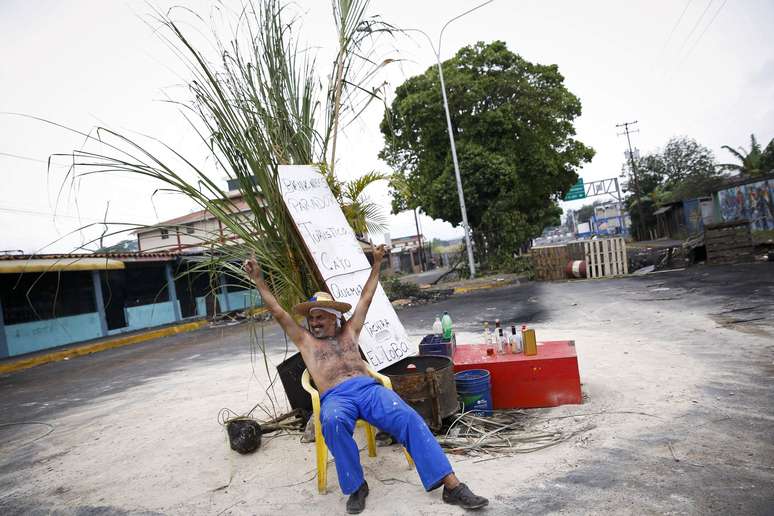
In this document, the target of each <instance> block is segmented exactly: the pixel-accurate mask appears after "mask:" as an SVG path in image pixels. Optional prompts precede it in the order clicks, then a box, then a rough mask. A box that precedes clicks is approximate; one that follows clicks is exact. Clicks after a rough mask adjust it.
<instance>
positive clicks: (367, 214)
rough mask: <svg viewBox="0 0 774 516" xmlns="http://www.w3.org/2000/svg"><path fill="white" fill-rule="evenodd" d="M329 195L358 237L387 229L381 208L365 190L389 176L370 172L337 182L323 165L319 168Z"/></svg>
mask: <svg viewBox="0 0 774 516" xmlns="http://www.w3.org/2000/svg"><path fill="white" fill-rule="evenodd" d="M320 168H321V170H322V172H323V174H324V175H325V179H326V180H327V182H328V187H329V188H330V189H331V193H333V196H334V197H335V198H336V200H337V201H338V203H339V206H341V210H342V211H343V212H344V217H346V219H347V222H349V225H350V226H351V227H352V231H354V232H355V234H356V235H358V236H363V235H365V234H366V233H379V232H384V231H385V230H386V229H387V218H386V217H385V215H384V213H383V212H382V208H381V206H379V205H378V204H376V203H375V202H373V201H372V200H371V199H370V198H369V197H368V196H367V195H366V194H365V190H366V189H367V188H368V187H369V186H371V185H372V184H374V183H376V182H377V181H384V180H386V179H389V177H390V176H389V175H387V174H383V173H381V172H376V171H371V172H368V173H366V174H364V175H362V176H360V177H358V178H356V179H351V180H349V181H341V180H339V179H338V178H337V177H336V176H335V175H334V174H333V172H332V171H331V170H330V169H329V168H328V167H327V166H326V165H325V164H323V165H321V166H320Z"/></svg>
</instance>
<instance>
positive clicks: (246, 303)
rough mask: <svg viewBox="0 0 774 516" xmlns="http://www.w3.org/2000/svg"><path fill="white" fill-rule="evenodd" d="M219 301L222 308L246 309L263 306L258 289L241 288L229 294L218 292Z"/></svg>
mask: <svg viewBox="0 0 774 516" xmlns="http://www.w3.org/2000/svg"><path fill="white" fill-rule="evenodd" d="M218 302H219V303H220V306H221V308H222V309H224V310H225V308H226V307H228V309H229V310H244V309H245V308H248V307H253V306H261V295H260V294H259V293H258V291H257V290H256V289H250V290H240V291H238V292H229V293H227V294H218Z"/></svg>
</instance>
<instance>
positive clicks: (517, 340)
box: [510, 324, 523, 353]
mask: <svg viewBox="0 0 774 516" xmlns="http://www.w3.org/2000/svg"><path fill="white" fill-rule="evenodd" d="M510 338H511V352H512V353H521V352H522V351H523V349H522V343H521V334H519V333H516V325H515V324H512V325H511V337H510Z"/></svg>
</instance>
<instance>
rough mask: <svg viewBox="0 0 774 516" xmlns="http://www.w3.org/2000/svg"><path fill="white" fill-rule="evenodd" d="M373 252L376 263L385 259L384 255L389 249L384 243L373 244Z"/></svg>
mask: <svg viewBox="0 0 774 516" xmlns="http://www.w3.org/2000/svg"><path fill="white" fill-rule="evenodd" d="M371 252H372V253H373V255H374V264H377V263H382V260H383V259H384V255H385V253H386V252H387V249H386V248H385V247H384V244H381V245H378V246H376V247H374V246H373V244H372V245H371Z"/></svg>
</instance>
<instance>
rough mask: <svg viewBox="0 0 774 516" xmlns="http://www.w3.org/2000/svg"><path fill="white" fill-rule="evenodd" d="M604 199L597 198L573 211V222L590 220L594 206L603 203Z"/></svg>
mask: <svg viewBox="0 0 774 516" xmlns="http://www.w3.org/2000/svg"><path fill="white" fill-rule="evenodd" d="M604 202H605V201H602V200H597V201H594V202H593V203H592V204H585V205H583V206H581V207H580V208H578V209H577V210H576V211H575V222H577V223H581V222H588V221H590V220H591V216H592V215H594V208H596V207H597V206H598V205H600V204H604Z"/></svg>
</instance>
